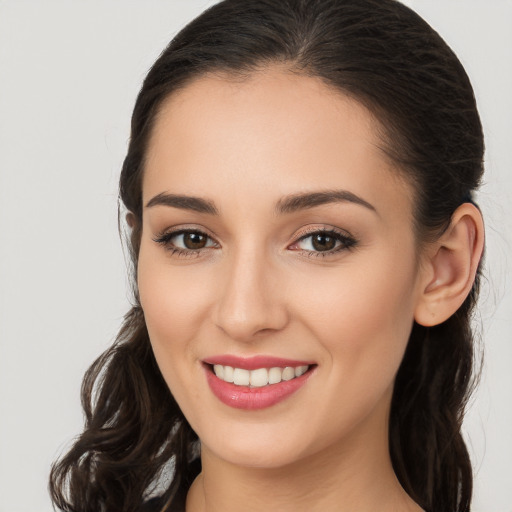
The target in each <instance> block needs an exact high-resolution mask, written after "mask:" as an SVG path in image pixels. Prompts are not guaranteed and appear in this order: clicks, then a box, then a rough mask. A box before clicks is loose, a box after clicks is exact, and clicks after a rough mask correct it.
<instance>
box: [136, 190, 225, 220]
mask: <svg viewBox="0 0 512 512" xmlns="http://www.w3.org/2000/svg"><path fill="white" fill-rule="evenodd" d="M152 206H172V207H173V208H180V209H182V210H192V211H194V212H199V213H208V214H210V215H218V214H219V211H218V210H217V208H216V207H215V205H214V204H213V203H212V202H211V201H208V200H207V199H202V198H201V197H193V196H183V195H177V194H167V193H166V192H162V193H161V194H158V195H156V196H155V197H153V198H152V199H150V200H149V201H148V203H147V204H146V208H151V207H152Z"/></svg>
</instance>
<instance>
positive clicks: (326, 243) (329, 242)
mask: <svg viewBox="0 0 512 512" xmlns="http://www.w3.org/2000/svg"><path fill="white" fill-rule="evenodd" d="M311 238H312V240H311V244H312V246H313V249H315V251H331V250H332V249H334V248H335V247H336V238H334V237H333V236H329V235H328V234H326V233H317V234H316V235H314V236H313V237H311Z"/></svg>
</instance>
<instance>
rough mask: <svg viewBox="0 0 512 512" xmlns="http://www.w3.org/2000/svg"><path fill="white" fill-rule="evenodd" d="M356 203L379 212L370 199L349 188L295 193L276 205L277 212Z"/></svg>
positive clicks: (291, 211)
mask: <svg viewBox="0 0 512 512" xmlns="http://www.w3.org/2000/svg"><path fill="white" fill-rule="evenodd" d="M345 202H348V203H355V204H358V205H360V206H364V207H365V208H367V209H368V210H371V211H373V212H375V213H377V210H376V208H375V207H374V206H373V205H371V204H370V203H369V202H368V201H365V200H364V199H363V198H361V197H359V196H357V195H356V194H354V193H352V192H349V191H348V190H325V191H321V192H306V193H303V194H294V195H291V196H287V197H285V198H283V199H280V200H279V201H278V202H277V205H276V211H277V213H281V214H283V213H293V212H296V211H298V210H306V209H308V208H314V207H315V206H321V205H324V204H330V203H345Z"/></svg>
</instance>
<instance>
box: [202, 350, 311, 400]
mask: <svg viewBox="0 0 512 512" xmlns="http://www.w3.org/2000/svg"><path fill="white" fill-rule="evenodd" d="M316 367H317V365H316V364H315V363H313V362H308V361H293V360H290V359H281V358H276V357H270V356H256V357H251V358H241V357H237V356H231V355H224V356H216V357H212V358H211V359H208V360H205V361H203V368H204V370H205V373H206V380H207V382H208V385H209V387H210V390H211V391H212V393H213V395H214V396H215V397H217V398H218V399H219V400H220V401H221V402H222V403H223V404H225V405H228V406H230V407H233V408H235V409H246V410H255V409H264V408H267V407H271V406H273V405H276V404H277V403H279V402H282V401H284V400H285V399H287V398H288V397H290V396H291V395H292V394H294V393H295V392H297V391H298V390H299V389H301V388H302V387H303V386H304V385H305V384H306V382H307V381H308V379H309V377H310V376H311V375H312V374H313V373H315V371H314V370H315V369H316Z"/></svg>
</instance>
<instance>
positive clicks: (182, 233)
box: [153, 229, 218, 256]
mask: <svg viewBox="0 0 512 512" xmlns="http://www.w3.org/2000/svg"><path fill="white" fill-rule="evenodd" d="M153 240H154V241H155V242H156V243H158V244H161V245H163V246H164V247H165V249H167V250H169V251H171V253H172V254H177V255H182V256H192V255H197V254H198V253H199V251H201V250H202V249H209V248H216V247H218V244H217V242H216V241H215V240H213V239H212V238H211V237H210V236H208V235H207V234H206V233H203V232H202V231H199V230H196V229H180V230H178V231H168V232H165V233H162V234H161V235H159V236H158V237H156V238H154V239H153Z"/></svg>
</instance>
